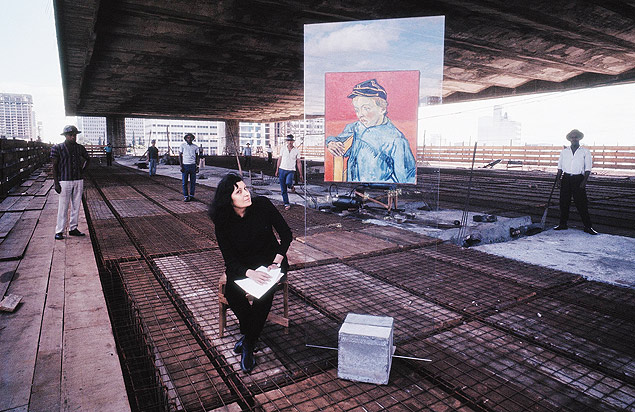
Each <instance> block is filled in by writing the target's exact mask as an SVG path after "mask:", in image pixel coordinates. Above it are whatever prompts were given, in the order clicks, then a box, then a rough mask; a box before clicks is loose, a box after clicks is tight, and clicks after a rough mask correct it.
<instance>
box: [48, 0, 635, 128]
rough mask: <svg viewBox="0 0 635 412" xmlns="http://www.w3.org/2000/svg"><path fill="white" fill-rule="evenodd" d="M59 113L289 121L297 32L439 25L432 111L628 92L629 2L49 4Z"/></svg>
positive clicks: (295, 109)
mask: <svg viewBox="0 0 635 412" xmlns="http://www.w3.org/2000/svg"><path fill="white" fill-rule="evenodd" d="M54 4H55V14H56V23H57V31H58V44H59V53H60V62H61V67H62V81H63V86H64V93H65V105H66V113H67V115H82V116H128V117H132V116H141V117H181V118H192V119H206V120H221V119H238V120H243V121H273V120H284V119H291V118H300V117H302V115H303V41H304V37H303V26H304V24H309V23H322V22H334V21H354V20H370V19H385V18H399V17H414V16H438V15H444V16H445V17H446V19H445V22H446V34H445V54H444V87H443V96H442V98H443V101H444V102H456V101H464V100H473V99H483V98H490V97H502V96H507V95H516V94H525V93H536V92H543V91H557V90H569V89H575V88H583V87H593V86H598V85H608V84H617V83H625V82H633V81H635V2H633V1H616V0H606V1H604V0H593V1H573V0H563V1H553V0H543V1H541V0H537V1H532V2H526V1H518V0H508V1H496V0H446V1H438V2H427V1H425V2H424V1H420V2H415V1H406V0H395V1H390V2H385V1H372V0H371V1H368V0H367V1H359V0H349V1H346V2H341V1H326V0H322V1H319V0H306V1H299V0H280V1H274V0H251V1H238V0H225V1H210V0H171V1H161V0H112V1H98V0H84V1H81V2H77V1H72V0H55V1H54Z"/></svg>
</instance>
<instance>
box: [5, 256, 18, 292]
mask: <svg viewBox="0 0 635 412" xmlns="http://www.w3.org/2000/svg"><path fill="white" fill-rule="evenodd" d="M19 263H20V262H19V261H17V260H12V261H6V262H0V299H2V297H4V295H5V293H6V292H7V289H8V288H9V285H10V284H11V281H12V280H13V276H14V275H15V270H16V269H17V268H18V264H19Z"/></svg>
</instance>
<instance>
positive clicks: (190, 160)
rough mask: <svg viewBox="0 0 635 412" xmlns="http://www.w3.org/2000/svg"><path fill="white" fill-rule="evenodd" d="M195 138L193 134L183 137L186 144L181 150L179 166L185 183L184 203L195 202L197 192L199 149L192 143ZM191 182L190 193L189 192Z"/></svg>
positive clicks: (182, 145) (183, 144)
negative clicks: (195, 192)
mask: <svg viewBox="0 0 635 412" xmlns="http://www.w3.org/2000/svg"><path fill="white" fill-rule="evenodd" d="M194 139H195V137H194V135H193V134H192V133H187V134H186V135H185V136H183V140H185V143H181V147H180V148H179V164H180V165H181V179H182V182H183V201H185V202H189V201H192V200H194V191H195V190H196V174H197V173H198V158H199V153H200V152H199V148H198V146H197V145H195V144H194V143H192V142H193V141H194ZM188 180H189V191H188Z"/></svg>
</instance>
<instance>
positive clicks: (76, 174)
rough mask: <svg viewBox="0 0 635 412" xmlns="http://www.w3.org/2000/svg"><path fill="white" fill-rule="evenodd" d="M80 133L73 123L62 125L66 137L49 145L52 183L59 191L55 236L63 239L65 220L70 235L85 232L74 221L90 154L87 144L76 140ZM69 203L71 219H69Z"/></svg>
mask: <svg viewBox="0 0 635 412" xmlns="http://www.w3.org/2000/svg"><path fill="white" fill-rule="evenodd" d="M79 133H81V132H80V131H79V130H77V127H75V126H66V127H64V131H63V132H62V133H61V134H62V136H64V137H66V140H65V141H64V142H62V143H59V144H56V145H54V146H53V147H52V148H51V159H52V160H53V183H54V185H55V192H57V193H58V194H59V203H58V206H57V226H56V227H55V239H58V240H59V239H64V231H65V230H66V225H67V224H68V226H69V229H70V230H69V232H68V234H69V235H70V236H84V233H82V232H80V231H79V229H77V223H78V220H79V207H80V206H81V204H82V192H83V190H84V180H83V172H84V169H86V167H87V166H88V163H89V161H90V157H89V156H88V152H87V151H86V148H85V147H84V146H82V145H81V144H78V143H77V135H78V134H79ZM69 207H70V215H71V216H70V222H69V220H68V213H69Z"/></svg>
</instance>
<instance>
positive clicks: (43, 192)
mask: <svg viewBox="0 0 635 412" xmlns="http://www.w3.org/2000/svg"><path fill="white" fill-rule="evenodd" d="M52 187H53V181H52V180H47V181H46V182H44V183H43V184H42V187H41V188H40V190H38V191H37V193H35V196H46V195H47V194H48V192H49V190H51V188H52Z"/></svg>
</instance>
